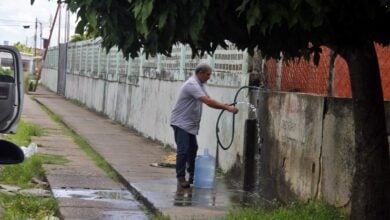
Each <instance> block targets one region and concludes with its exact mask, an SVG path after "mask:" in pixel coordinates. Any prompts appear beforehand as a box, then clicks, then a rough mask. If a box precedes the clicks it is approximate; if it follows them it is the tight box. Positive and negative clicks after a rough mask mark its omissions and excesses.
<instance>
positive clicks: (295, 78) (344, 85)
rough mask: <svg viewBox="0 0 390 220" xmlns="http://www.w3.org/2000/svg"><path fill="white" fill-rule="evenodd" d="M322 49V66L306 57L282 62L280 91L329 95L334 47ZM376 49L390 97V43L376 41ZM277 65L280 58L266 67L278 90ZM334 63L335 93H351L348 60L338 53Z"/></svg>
mask: <svg viewBox="0 0 390 220" xmlns="http://www.w3.org/2000/svg"><path fill="white" fill-rule="evenodd" d="M322 50H323V52H322V54H321V58H320V62H319V64H318V66H315V65H314V64H313V63H312V62H307V61H305V60H304V59H295V60H293V61H289V62H284V63H283V66H282V79H281V89H280V91H286V92H304V93H314V94H319V95H327V93H328V77H329V56H330V55H329V53H330V50H329V49H328V48H326V47H324V48H322ZM376 51H377V55H378V60H379V68H380V72H381V78H382V88H383V94H384V98H385V99H390V47H381V46H379V45H376ZM277 66H278V65H277V61H275V60H269V61H267V64H266V71H265V72H266V75H267V81H266V82H265V83H266V85H267V86H268V88H269V89H271V90H277V87H276V81H277ZM334 66H335V77H334V96H336V97H351V96H352V93H351V86H350V80H349V75H348V66H347V64H346V62H345V60H344V59H343V58H341V57H340V56H337V57H336V60H335V64H334Z"/></svg>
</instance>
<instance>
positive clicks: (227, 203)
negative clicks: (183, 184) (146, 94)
mask: <svg viewBox="0 0 390 220" xmlns="http://www.w3.org/2000/svg"><path fill="white" fill-rule="evenodd" d="M32 95H33V96H34V97H35V99H36V100H37V101H38V102H39V103H40V104H42V105H44V106H46V107H47V108H48V109H50V110H51V111H52V112H54V113H55V114H56V115H58V116H60V117H61V119H62V121H63V122H64V123H65V124H66V125H67V126H68V127H69V128H71V129H72V130H73V131H74V132H75V133H77V134H78V135H80V136H81V137H83V138H84V139H85V140H86V141H87V142H88V143H89V145H90V146H91V147H92V148H93V149H94V150H95V151H96V152H97V153H98V154H100V155H101V156H102V157H103V158H104V159H105V160H106V161H107V162H108V163H109V164H110V165H111V167H112V168H113V169H114V170H115V171H116V172H117V173H118V174H119V176H120V177H121V179H122V180H121V184H123V185H124V186H125V187H126V188H127V189H128V190H130V191H131V192H133V194H135V195H136V197H137V198H138V199H139V200H140V201H141V202H142V203H143V204H144V205H145V206H147V207H148V208H149V209H150V210H152V211H157V212H160V213H162V214H164V215H169V216H170V217H171V219H217V218H222V217H223V216H224V215H225V214H226V213H227V211H228V209H229V208H231V207H232V205H233V204H234V201H240V196H242V191H241V192H240V191H239V190H238V191H237V190H235V189H231V188H229V187H227V186H226V185H225V184H224V183H223V181H222V180H219V179H217V181H216V187H215V188H214V189H197V188H190V189H184V190H183V189H178V188H177V186H176V179H175V170H174V169H171V168H158V167H152V166H150V164H151V163H157V162H161V161H162V160H163V158H164V156H165V155H166V154H167V153H166V152H165V151H164V150H163V148H162V146H160V145H158V144H156V143H154V142H152V141H150V140H148V139H146V138H144V137H142V136H140V135H139V134H137V133H136V132H134V131H131V130H129V129H127V128H124V127H123V126H121V125H118V124H117V123H114V122H113V121H111V120H110V119H108V118H106V117H103V116H101V115H98V114H96V113H94V112H92V111H89V110H87V109H86V108H84V107H80V106H78V105H75V104H73V103H72V102H70V101H69V100H67V99H65V98H63V97H60V96H58V95H56V94H55V93H53V92H50V91H48V90H46V89H44V88H39V89H38V90H37V92H35V93H33V94H32ZM26 108H27V109H28V108H29V107H28V105H27V106H26ZM56 141H57V142H58V143H60V142H62V141H61V140H56ZM63 149H64V150H65V149H66V151H65V152H66V154H68V153H69V154H72V150H70V149H73V147H72V148H68V147H67V146H64V147H63ZM83 160H84V159H83ZM79 162H80V163H81V164H82V163H83V162H82V161H79ZM83 166H89V165H88V164H86V165H83ZM68 178H69V179H72V178H74V176H73V175H68ZM53 181H54V182H53ZM55 181H56V179H55V178H53V179H50V178H49V183H50V184H53V183H55ZM67 181H68V180H67ZM93 181H95V185H96V186H95V187H96V188H102V187H103V186H104V187H103V188H110V187H113V188H120V186H119V185H115V184H114V185H112V186H110V185H105V183H104V181H101V180H100V179H94V180H93Z"/></svg>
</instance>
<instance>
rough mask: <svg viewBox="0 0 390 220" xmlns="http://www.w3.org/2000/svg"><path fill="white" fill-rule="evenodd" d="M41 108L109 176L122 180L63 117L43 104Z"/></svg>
mask: <svg viewBox="0 0 390 220" xmlns="http://www.w3.org/2000/svg"><path fill="white" fill-rule="evenodd" d="M41 108H42V109H43V111H45V112H46V113H47V114H48V115H49V117H50V118H51V119H52V120H53V121H55V122H57V123H58V124H59V125H60V127H61V128H62V130H63V131H64V133H65V134H66V135H68V136H70V137H72V139H73V141H74V142H75V143H76V144H77V145H78V146H79V147H80V149H82V150H83V151H84V152H85V153H86V154H87V155H88V156H89V157H90V158H91V159H92V160H93V161H94V162H95V164H96V165H97V166H98V167H99V168H100V169H102V170H103V171H104V172H105V173H106V174H107V176H109V177H110V178H111V179H113V180H114V181H116V182H120V177H119V176H118V174H117V173H116V172H115V171H114V170H113V169H112V168H111V166H110V165H109V164H108V163H107V162H106V161H105V160H104V158H103V157H101V156H100V155H99V154H98V153H96V151H95V150H94V149H93V148H92V147H91V146H90V145H89V144H88V142H87V141H86V140H84V139H83V138H82V137H80V136H79V135H77V134H76V133H75V132H73V131H72V130H71V129H70V128H68V127H67V126H66V125H65V123H64V122H63V121H62V119H61V117H59V116H58V115H56V114H54V113H53V112H52V111H50V110H49V109H48V108H47V107H45V106H44V105H41Z"/></svg>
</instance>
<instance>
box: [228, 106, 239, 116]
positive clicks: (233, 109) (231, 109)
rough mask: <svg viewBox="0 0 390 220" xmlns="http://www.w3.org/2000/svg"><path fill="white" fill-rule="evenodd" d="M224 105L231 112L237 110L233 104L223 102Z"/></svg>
mask: <svg viewBox="0 0 390 220" xmlns="http://www.w3.org/2000/svg"><path fill="white" fill-rule="evenodd" d="M225 105H226V111H228V112H231V113H234V114H236V113H237V112H238V109H237V108H236V107H234V106H233V105H230V104H225Z"/></svg>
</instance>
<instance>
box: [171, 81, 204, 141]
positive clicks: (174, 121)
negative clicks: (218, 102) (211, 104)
mask: <svg viewBox="0 0 390 220" xmlns="http://www.w3.org/2000/svg"><path fill="white" fill-rule="evenodd" d="M202 96H208V94H207V92H206V90H205V89H204V87H203V84H202V83H201V82H200V81H199V79H198V78H197V77H196V76H195V75H194V76H192V77H191V78H189V79H188V80H187V81H186V82H185V83H184V84H183V86H182V87H181V89H180V93H179V97H178V99H177V101H176V105H175V107H174V109H173V110H172V115H171V125H175V126H177V127H179V128H181V129H183V130H185V131H187V132H188V133H190V134H194V135H197V134H198V130H199V124H200V118H201V116H202V102H201V101H200V100H199V97H202Z"/></svg>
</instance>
